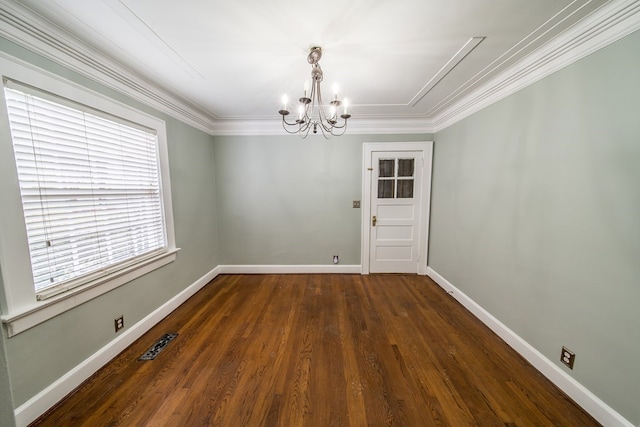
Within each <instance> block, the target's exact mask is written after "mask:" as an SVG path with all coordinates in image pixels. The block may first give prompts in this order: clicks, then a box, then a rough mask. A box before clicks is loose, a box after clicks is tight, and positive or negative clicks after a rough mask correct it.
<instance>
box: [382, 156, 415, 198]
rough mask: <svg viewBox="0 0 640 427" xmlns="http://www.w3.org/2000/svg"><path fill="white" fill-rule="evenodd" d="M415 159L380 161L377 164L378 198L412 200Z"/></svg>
mask: <svg viewBox="0 0 640 427" xmlns="http://www.w3.org/2000/svg"><path fill="white" fill-rule="evenodd" d="M414 162H415V159H395V158H394V159H380V160H379V162H378V198H379V199H395V198H397V199H411V198H413V179H414Z"/></svg>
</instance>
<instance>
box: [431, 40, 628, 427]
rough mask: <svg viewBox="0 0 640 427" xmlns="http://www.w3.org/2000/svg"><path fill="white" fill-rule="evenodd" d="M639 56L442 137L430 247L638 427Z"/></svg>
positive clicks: (437, 264) (608, 62)
mask: <svg viewBox="0 0 640 427" xmlns="http://www.w3.org/2000/svg"><path fill="white" fill-rule="evenodd" d="M639 52H640V32H637V33H634V34H632V35H630V36H628V37H626V38H624V39H622V40H620V41H618V42H617V43H615V44H613V45H611V46H609V47H607V48H605V49H602V50H600V51H598V52H596V53H594V54H592V55H590V56H588V57H586V58H584V59H582V60H580V61H578V62H577V63H575V64H573V65H571V66H569V67H567V68H564V69H563V70H561V71H559V72H556V73H554V74H552V75H551V76H549V77H547V78H545V79H543V80H541V81H539V82H537V83H535V84H533V85H531V86H529V87H527V88H525V89H524V90H522V91H520V92H518V93H516V94H514V95H512V96H510V97H508V98H506V99H504V100H502V101H500V102H498V103H496V104H494V105H492V106H490V107H488V108H486V109H484V110H482V111H480V112H478V113H476V114H474V115H473V116H471V117H468V118H467V119H465V120H463V121H461V122H459V123H457V124H455V125H453V126H452V127H449V128H447V129H446V130H444V131H442V132H438V133H437V134H436V138H435V141H436V142H435V147H434V166H433V188H432V203H431V206H432V212H431V229H430V231H431V240H430V250H429V265H430V267H432V268H433V269H434V270H435V271H436V272H438V273H439V274H440V275H442V276H443V277H445V278H446V279H447V280H448V281H449V282H451V283H452V284H453V285H454V286H456V287H458V288H459V289H460V290H462V291H463V292H464V293H466V294H467V295H468V296H470V297H471V298H472V299H473V300H475V301H476V302H477V303H479V304H480V305H481V306H482V307H484V308H485V309H486V310H488V311H489V312H490V313H491V314H492V315H494V316H495V317H496V318H498V319H499V320H500V321H501V322H502V323H504V324H505V325H506V326H507V327H509V328H510V329H512V330H513V331H515V332H516V333H517V334H518V335H519V336H520V337H522V338H524V339H525V340H526V341H527V342H528V343H530V344H531V345H533V346H534V347H535V348H536V349H538V350H539V351H540V352H542V353H543V354H544V355H545V356H546V357H547V358H549V359H550V360H552V361H554V362H556V363H558V365H560V362H559V358H560V349H561V347H562V346H563V345H566V346H567V347H568V348H570V349H571V350H573V351H574V352H575V353H576V362H575V367H574V370H573V371H567V372H569V374H570V375H571V376H573V377H574V378H576V379H577V380H578V381H579V382H580V383H581V384H583V385H584V386H586V387H587V388H588V389H589V390H590V391H592V392H593V393H594V394H595V395H597V396H598V397H599V398H601V399H602V400H603V401H604V402H606V403H607V404H609V405H610V406H611V407H613V408H614V409H615V410H617V411H618V412H619V413H620V414H622V415H623V416H624V417H626V418H627V419H628V420H629V421H631V422H632V423H634V424H640V405H639V403H640V400H639V398H640V335H639V332H638V331H640V310H639V309H638V304H639V303H640V54H639ZM560 366H562V365H560ZM563 369H565V368H564V367H563Z"/></svg>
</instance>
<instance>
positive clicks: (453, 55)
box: [18, 0, 607, 122]
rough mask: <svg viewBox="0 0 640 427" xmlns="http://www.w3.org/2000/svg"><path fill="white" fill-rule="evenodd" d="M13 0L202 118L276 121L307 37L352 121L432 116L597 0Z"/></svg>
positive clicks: (302, 76)
mask: <svg viewBox="0 0 640 427" xmlns="http://www.w3.org/2000/svg"><path fill="white" fill-rule="evenodd" d="M18 3H21V4H22V5H24V6H26V7H28V8H29V9H31V10H32V11H34V12H36V13H37V14H38V15H40V16H42V17H44V18H45V19H46V20H48V21H50V22H51V23H53V24H55V26H57V27H59V28H60V29H62V30H64V32H66V33H68V34H69V35H72V36H73V37H71V38H72V39H73V38H77V39H80V40H83V41H84V42H85V43H87V44H88V45H90V46H91V48H92V49H95V50H96V51H98V52H100V53H101V54H102V55H105V56H107V57H110V58H111V59H114V60H115V61H117V62H118V63H120V64H122V65H124V66H125V67H126V68H127V69H129V70H131V71H133V72H134V73H135V74H137V75H139V76H142V77H143V78H144V79H145V80H147V81H150V82H153V83H155V84H156V85H158V86H160V87H162V88H163V89H165V90H166V91H168V92H171V93H172V94H174V95H176V96H177V97H178V98H179V99H180V101H181V102H184V103H185V104H187V105H188V106H189V108H192V109H193V110H194V111H197V112H198V114H201V115H203V116H206V117H209V118H210V120H211V121H212V122H215V121H217V120H220V121H225V120H242V121H255V120H258V121H260V120H262V121H264V120H270V121H271V120H273V121H274V122H278V121H279V120H280V116H279V115H278V113H277V110H278V109H279V102H280V98H281V96H282V94H283V93H287V94H288V95H289V98H290V99H295V98H298V97H299V96H301V92H302V88H303V83H304V81H305V80H306V79H309V72H310V66H309V64H308V63H307V61H306V55H307V53H308V50H309V48H310V47H311V46H314V45H317V46H321V47H322V48H323V57H322V60H321V61H320V64H321V66H322V69H323V71H324V76H325V79H324V82H323V89H324V91H325V92H327V93H329V92H330V89H331V85H332V83H333V82H334V81H335V82H337V83H338V84H339V86H340V88H341V90H340V92H341V93H343V94H344V95H345V96H347V97H348V98H349V100H350V103H351V104H352V108H351V111H350V113H351V114H353V119H354V120H357V119H359V118H367V119H389V118H393V119H398V118H403V119H413V120H415V119H420V120H425V121H433V119H434V118H436V117H437V116H438V115H441V114H443V113H444V112H445V111H446V110H447V109H448V108H450V107H451V106H452V105H454V104H455V103H456V102H459V101H460V100H461V99H463V98H464V97H465V96H466V95H468V94H469V93H470V92H471V91H473V90H474V89H477V88H478V87H480V86H481V85H483V84H484V83H486V82H487V81H489V80H490V79H492V78H495V77H496V76H497V75H498V74H499V73H501V72H503V71H505V70H506V69H508V68H509V67H511V66H513V65H514V64H515V63H516V62H517V61H519V60H521V59H523V58H524V57H525V56H527V55H528V54H530V53H532V52H533V51H535V49H537V48H538V47H540V46H541V45H543V44H544V43H546V42H548V41H549V40H551V39H553V38H554V37H556V36H557V35H559V34H560V33H562V32H563V31H565V30H566V29H568V28H570V27H571V26H572V25H573V24H575V23H576V22H578V21H580V20H581V19H583V18H585V17H586V16H587V15H588V14H590V13H591V12H593V11H594V10H595V9H597V8H599V7H600V6H602V5H603V4H605V3H607V1H606V0H591V1H590V0H576V1H571V0H535V1H532V0H395V1H384V0H351V1H349V2H346V1H338V0H323V1H316V2H311V1H306V0H299V1H282V0H271V1H265V0H236V1H217V0H181V1H176V0H48V1H42V0H20V1H19V2H18ZM474 38H475V39H474ZM478 42H479V43H478ZM476 43H478V44H477V46H475V48H473V46H474V45H475V44H476ZM469 50H470V51H469ZM325 98H326V96H325Z"/></svg>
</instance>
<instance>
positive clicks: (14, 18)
mask: <svg viewBox="0 0 640 427" xmlns="http://www.w3.org/2000/svg"><path fill="white" fill-rule="evenodd" d="M0 36H2V37H4V38H6V39H7V40H9V41H12V42H14V43H16V44H18V45H19V46H22V47H24V48H26V49H28V50H30V51H32V52H35V53H37V54H39V55H41V56H43V57H45V58H47V59H49V60H52V61H54V62H56V63H58V64H60V65H62V66H64V67H66V68H68V69H70V70H72V71H75V72H77V73H79V74H81V75H83V76H85V77H88V78H90V79H91V80H94V81H96V82H98V83H100V84H103V85H104V86H106V87H108V88H110V89H114V90H116V91H118V92H120V93H122V94H124V95H126V96H128V97H130V98H133V99H135V100H137V101H140V102H142V103H144V104H146V105H149V106H151V107H153V108H155V109H157V110H159V111H161V112H163V113H166V114H168V115H170V116H172V117H174V118H176V119H178V120H180V121H183V122H185V123H187V124H189V125H191V126H194V127H196V128H198V129H200V130H203V131H205V132H207V133H211V127H212V126H211V124H212V122H213V121H215V117H213V116H211V115H209V114H207V113H206V112H205V111H204V110H201V109H198V108H197V107H195V106H194V105H192V104H190V103H189V102H188V101H186V100H185V99H183V98H181V97H180V96H178V95H176V94H173V93H171V92H170V91H168V90H167V89H165V88H162V87H160V86H159V85H157V84H155V83H152V82H150V81H149V80H146V79H144V78H142V77H141V76H140V75H138V74H136V73H134V72H133V71H131V70H130V69H128V68H126V67H124V66H123V65H122V64H120V63H118V62H116V61H114V60H113V59H111V58H110V57H107V56H106V55H103V54H102V53H100V52H98V51H96V50H95V49H93V48H92V47H91V46H88V45H87V44H86V43H84V42H83V41H81V40H79V39H77V38H75V37H73V36H72V35H70V34H69V33H67V32H65V31H64V30H62V29H61V28H59V27H57V26H55V25H53V24H52V23H51V22H49V21H47V20H45V19H43V18H42V17H41V16H39V15H37V14H36V13H34V12H32V11H31V10H30V9H27V8H26V7H24V6H22V5H20V4H17V3H13V2H10V1H8V0H0Z"/></svg>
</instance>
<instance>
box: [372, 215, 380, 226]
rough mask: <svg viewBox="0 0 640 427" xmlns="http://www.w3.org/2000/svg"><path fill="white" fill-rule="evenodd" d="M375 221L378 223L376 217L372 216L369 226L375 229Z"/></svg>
mask: <svg viewBox="0 0 640 427" xmlns="http://www.w3.org/2000/svg"><path fill="white" fill-rule="evenodd" d="M377 221H378V218H376V216H375V215H374V216H373V218H372V219H371V225H373V226H374V227H375V226H376V222H377Z"/></svg>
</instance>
